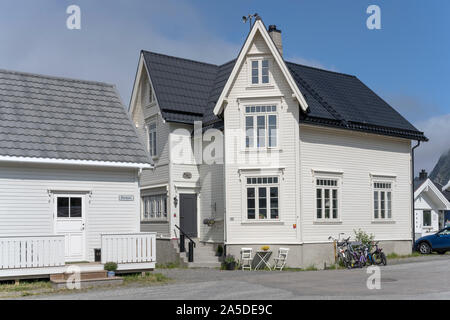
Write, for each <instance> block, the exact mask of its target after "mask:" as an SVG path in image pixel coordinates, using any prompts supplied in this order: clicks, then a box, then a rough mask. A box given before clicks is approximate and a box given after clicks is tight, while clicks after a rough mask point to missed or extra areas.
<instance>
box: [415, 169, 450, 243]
mask: <svg viewBox="0 0 450 320" xmlns="http://www.w3.org/2000/svg"><path fill="white" fill-rule="evenodd" d="M449 195H450V193H448V192H447V191H446V189H445V187H443V186H442V185H439V184H438V183H436V182H433V181H431V179H430V178H428V174H427V172H426V171H425V170H422V171H421V172H420V174H419V178H418V179H417V180H416V181H414V210H415V233H416V239H418V238H420V237H423V236H426V235H429V234H433V233H436V232H437V231H439V230H441V229H443V228H444V227H445V226H446V221H445V212H446V211H448V210H450V201H449V199H448V198H447V197H448V196H449Z"/></svg>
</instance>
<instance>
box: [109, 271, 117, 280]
mask: <svg viewBox="0 0 450 320" xmlns="http://www.w3.org/2000/svg"><path fill="white" fill-rule="evenodd" d="M115 275H116V273H115V272H114V271H108V278H112V277H115Z"/></svg>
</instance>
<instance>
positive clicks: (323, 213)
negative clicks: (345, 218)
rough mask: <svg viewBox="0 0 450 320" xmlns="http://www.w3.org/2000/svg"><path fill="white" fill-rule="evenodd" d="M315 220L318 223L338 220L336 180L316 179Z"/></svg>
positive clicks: (337, 185) (337, 186) (337, 188)
mask: <svg viewBox="0 0 450 320" xmlns="http://www.w3.org/2000/svg"><path fill="white" fill-rule="evenodd" d="M316 219H317V220H319V221H320V220H325V221H334V220H338V219H339V180H338V179H328V178H318V179H316Z"/></svg>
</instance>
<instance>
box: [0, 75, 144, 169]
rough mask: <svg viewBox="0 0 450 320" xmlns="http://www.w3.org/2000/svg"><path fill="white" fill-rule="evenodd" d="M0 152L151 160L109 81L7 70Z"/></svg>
mask: <svg viewBox="0 0 450 320" xmlns="http://www.w3.org/2000/svg"><path fill="white" fill-rule="evenodd" d="M0 155H2V156H14V157H31V158H51V159H64V160H92V161H108V162H126V163H142V164H144V163H150V159H149V157H148V156H147V154H146V152H145V150H144V148H143V145H142V143H141V142H140V140H139V138H138V136H137V133H136V131H135V129H134V127H133V124H132V122H131V120H130V119H129V116H128V114H127V112H126V110H125V108H124V107H123V104H122V103H121V100H120V98H119V96H118V94H117V91H116V89H115V87H114V86H113V85H109V84H105V83H100V82H91V81H81V80H73V79H65V78H57V77H50V76H44V75H34V74H28V73H22V72H13V71H6V70H0Z"/></svg>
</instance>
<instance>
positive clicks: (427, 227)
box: [422, 209, 433, 229]
mask: <svg viewBox="0 0 450 320" xmlns="http://www.w3.org/2000/svg"><path fill="white" fill-rule="evenodd" d="M425 212H429V213H430V225H428V226H426V225H425ZM422 227H423V228H425V229H432V228H433V210H431V209H426V210H422Z"/></svg>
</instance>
